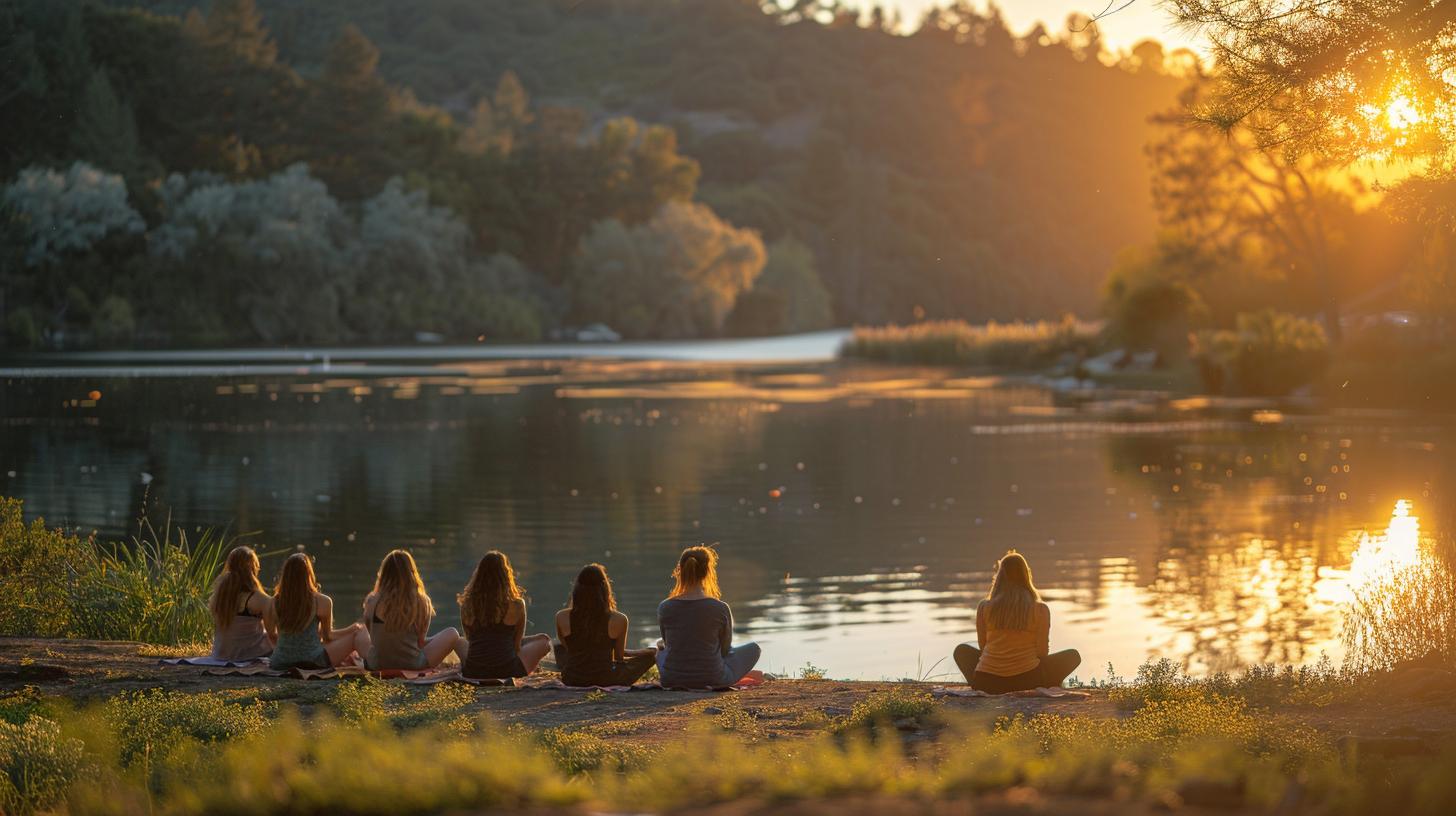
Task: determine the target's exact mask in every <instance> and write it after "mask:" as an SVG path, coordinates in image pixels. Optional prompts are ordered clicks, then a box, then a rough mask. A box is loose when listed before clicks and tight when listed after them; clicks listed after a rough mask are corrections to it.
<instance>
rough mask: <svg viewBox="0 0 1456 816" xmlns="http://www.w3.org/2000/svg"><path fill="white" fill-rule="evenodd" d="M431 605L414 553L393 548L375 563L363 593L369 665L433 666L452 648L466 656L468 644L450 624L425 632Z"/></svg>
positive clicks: (432, 612) (378, 667)
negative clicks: (376, 567)
mask: <svg viewBox="0 0 1456 816" xmlns="http://www.w3.org/2000/svg"><path fill="white" fill-rule="evenodd" d="M434 617H435V605H434V604H432V603H430V596H429V595H428V594H427V593H426V592H425V582H424V581H422V580H420V570H419V568H418V567H416V566H415V559H414V556H412V555H410V554H409V553H408V552H406V551H404V550H393V551H391V552H390V553H389V555H386V556H384V561H383V562H381V563H380V564H379V574H378V575H377V576H376V577H375V578H374V590H373V591H372V592H370V593H369V595H368V596H367V597H366V598H365V599H364V620H365V623H366V625H367V626H368V627H369V640H370V645H369V654H368V656H367V657H365V658H364V665H365V666H366V667H367V668H368V669H369V670H370V671H386V670H391V669H394V670H399V669H403V670H414V671H419V670H421V669H428V668H434V667H435V666H438V665H440V663H441V661H443V660H444V659H445V656H446V655H448V654H450V652H452V651H453V652H454V653H455V654H457V655H459V656H460V659H461V660H464V659H465V650H466V649H467V648H468V646H469V644H467V643H466V641H465V638H463V637H461V636H460V632H458V631H457V630H456V629H455V627H453V626H450V627H446V628H445V629H442V630H441V631H439V632H436V633H435V634H434V635H429V636H427V635H428V633H429V631H430V621H431V620H433V619H434Z"/></svg>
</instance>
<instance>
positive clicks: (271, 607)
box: [263, 598, 278, 644]
mask: <svg viewBox="0 0 1456 816" xmlns="http://www.w3.org/2000/svg"><path fill="white" fill-rule="evenodd" d="M263 631H265V632H267V633H268V639H269V640H271V641H273V643H274V644H277V643H278V609H277V608H276V605H275V603H274V601H273V599H272V598H269V599H268V606H267V607H265V608H264V609H263Z"/></svg>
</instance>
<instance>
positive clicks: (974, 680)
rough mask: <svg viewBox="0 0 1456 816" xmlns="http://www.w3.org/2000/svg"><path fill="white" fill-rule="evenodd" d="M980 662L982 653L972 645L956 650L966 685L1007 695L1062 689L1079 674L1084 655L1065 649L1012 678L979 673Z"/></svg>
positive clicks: (962, 645)
mask: <svg viewBox="0 0 1456 816" xmlns="http://www.w3.org/2000/svg"><path fill="white" fill-rule="evenodd" d="M980 659H981V650H980V649H977V648H976V647H975V646H972V645H971V644H969V643H962V644H961V645H959V646H957V647H956V648H955V662H956V665H957V666H959V667H960V670H961V674H964V675H965V676H966V682H967V683H970V684H971V688H974V689H977V690H979V691H984V692H986V693H987V694H1006V693H1008V692H1012V691H1025V690H1027V689H1035V688H1051V687H1053V686H1060V685H1061V684H1062V683H1063V682H1064V681H1065V680H1066V679H1067V678H1068V677H1070V676H1071V674H1072V672H1074V671H1076V670H1077V667H1078V666H1080V665H1082V655H1081V654H1079V653H1078V652H1077V650H1076V649H1063V650H1062V651H1060V652H1052V653H1051V654H1049V655H1047V656H1046V657H1043V658H1042V659H1041V662H1040V663H1038V664H1037V665H1036V668H1034V669H1032V670H1031V671H1026V672H1022V673H1021V674H1018V675H1015V676H1012V677H1002V676H1000V675H998V674H987V673H986V672H980V671H976V663H977V662H979V661H980Z"/></svg>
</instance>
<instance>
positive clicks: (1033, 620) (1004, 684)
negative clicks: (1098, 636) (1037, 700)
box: [955, 550, 1082, 694]
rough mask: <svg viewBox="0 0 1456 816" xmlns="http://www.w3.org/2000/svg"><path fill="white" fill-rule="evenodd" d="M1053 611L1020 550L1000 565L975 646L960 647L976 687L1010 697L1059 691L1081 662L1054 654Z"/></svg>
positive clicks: (1071, 652)
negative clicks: (1018, 693)
mask: <svg viewBox="0 0 1456 816" xmlns="http://www.w3.org/2000/svg"><path fill="white" fill-rule="evenodd" d="M1051 626H1052V612H1051V609H1050V607H1048V606H1047V605H1046V604H1044V603H1042V600H1041V595H1040V594H1039V593H1038V592H1037V591H1036V584H1034V583H1032V580H1031V565H1029V564H1027V563H1026V558H1025V557H1023V556H1022V555H1021V553H1018V552H1017V551H1015V550H1008V551H1007V553H1006V555H1004V556H1002V557H1001V560H1000V561H997V562H996V575H995V576H994V577H993V578H992V579H991V591H990V592H989V593H988V594H987V595H986V600H984V601H981V603H980V604H979V605H978V606H977V607H976V645H975V646H972V645H971V644H969V643H962V644H961V645H959V646H957V647H956V648H955V662H956V665H957V666H958V667H960V670H961V674H964V675H965V676H966V682H967V683H970V684H971V687H972V688H976V689H979V690H981V691H984V692H987V693H989V694H1006V693H1007V692H1012V691H1025V690H1027V689H1035V688H1049V687H1052V686H1060V685H1061V684H1062V683H1063V682H1064V681H1066V679H1067V678H1068V677H1069V676H1071V674H1072V672H1074V671H1076V669H1077V666H1079V665H1081V663H1082V655H1080V654H1079V653H1078V652H1077V650H1076V649H1064V650H1062V651H1060V652H1055V653H1052V652H1050V639H1051Z"/></svg>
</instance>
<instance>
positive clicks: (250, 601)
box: [207, 547, 273, 663]
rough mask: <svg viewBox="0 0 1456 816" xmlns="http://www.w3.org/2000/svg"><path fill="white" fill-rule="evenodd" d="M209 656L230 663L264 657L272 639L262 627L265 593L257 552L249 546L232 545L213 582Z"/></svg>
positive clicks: (265, 609) (271, 643)
mask: <svg viewBox="0 0 1456 816" xmlns="http://www.w3.org/2000/svg"><path fill="white" fill-rule="evenodd" d="M207 605H208V608H209V609H210V610H211V611H212V656H213V657H214V658H216V659H217V660H226V661H228V662H229V663H247V662H250V661H253V660H257V659H259V658H263V657H267V656H268V655H269V654H270V653H272V651H273V641H272V640H270V639H269V637H268V633H267V632H266V631H264V628H263V613H264V612H266V611H267V610H268V593H267V592H264V591H263V584H262V583H260V582H259V581H258V554H257V553H255V552H253V548H252V547H234V548H233V550H232V552H229V553H228V555H227V561H225V562H224V563H223V567H222V572H219V573H218V574H217V579H216V580H214V581H213V582H212V598H211V599H210V600H209V601H208V603H207Z"/></svg>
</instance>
